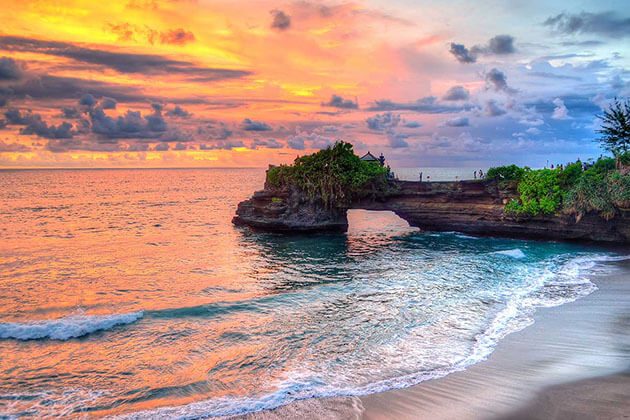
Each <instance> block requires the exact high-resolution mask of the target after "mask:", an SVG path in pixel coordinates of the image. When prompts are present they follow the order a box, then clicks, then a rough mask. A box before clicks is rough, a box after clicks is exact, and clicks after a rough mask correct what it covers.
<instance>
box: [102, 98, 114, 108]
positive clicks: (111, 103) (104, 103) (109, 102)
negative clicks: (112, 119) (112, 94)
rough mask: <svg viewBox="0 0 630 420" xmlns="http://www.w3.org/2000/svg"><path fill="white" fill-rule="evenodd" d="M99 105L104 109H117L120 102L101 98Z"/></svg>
mask: <svg viewBox="0 0 630 420" xmlns="http://www.w3.org/2000/svg"><path fill="white" fill-rule="evenodd" d="M99 104H100V106H101V108H103V109H116V105H117V104H118V102H117V101H116V99H114V98H108V97H104V98H101V101H100V103H99Z"/></svg>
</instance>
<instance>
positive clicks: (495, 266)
mask: <svg viewBox="0 0 630 420" xmlns="http://www.w3.org/2000/svg"><path fill="white" fill-rule="evenodd" d="M473 170H474V169H473ZM414 171H415V169H413V170H409V173H410V174H411V175H409V177H411V176H412V175H413V176H415V175H414ZM427 172H431V169H429V170H428V171H427ZM437 172H440V171H437ZM437 172H435V173H436V174H437ZM468 172H470V174H468ZM405 173H406V172H405ZM440 173H441V174H442V175H440V176H443V177H444V178H449V177H451V178H452V177H455V176H457V177H458V178H459V177H461V178H459V179H464V178H470V177H471V175H472V172H471V171H470V170H468V169H466V170H465V171H464V170H459V169H451V170H441V172H440ZM466 174H468V176H467V175H466ZM425 176H426V175H425ZM434 177H439V176H438V175H434ZM401 178H402V177H401ZM435 180H438V179H435ZM444 180H447V179H444ZM263 181H264V170H261V169H169V170H166V169H164V170H149V169H146V170H122V169H121V170H34V171H1V172H0V235H1V238H2V240H1V242H0V417H2V416H10V417H42V416H77V417H79V416H82V415H89V416H114V417H130V418H155V417H171V418H199V417H208V416H220V415H233V414H242V413H248V412H254V411H259V410H264V409H271V408H275V407H278V406H281V405H284V404H287V403H290V402H292V401H296V400H302V399H308V398H314V397H325V396H355V395H365V394H370V393H374V392H379V391H384V390H388V389H395V388H402V387H407V386H410V385H413V384H416V383H419V382H422V381H426V380H430V379H433V378H438V377H442V376H445V375H448V374H449V373H451V372H455V371H461V370H464V369H466V368H467V367H469V366H471V365H474V364H476V363H478V362H479V361H481V360H484V359H485V358H487V357H488V356H489V355H490V354H491V353H492V351H493V350H494V348H495V347H496V345H497V344H498V343H499V342H500V341H501V340H502V339H503V338H504V337H505V336H506V335H508V334H509V333H511V332H514V331H518V330H520V329H523V328H525V327H527V326H528V325H530V324H531V323H532V322H533V317H532V316H533V314H534V313H535V311H536V309H537V308H540V307H545V306H555V305H561V304H563V303H566V302H570V301H574V300H576V299H579V298H580V297H583V296H586V295H588V294H589V293H591V292H593V291H594V290H596V285H595V284H593V282H591V280H590V279H589V277H590V276H591V275H592V274H593V273H597V272H601V271H602V270H605V269H606V266H605V265H603V264H600V262H605V261H611V260H618V259H623V258H625V256H624V255H623V253H620V252H619V251H615V250H610V249H607V248H602V247H598V246H595V245H579V244H569V243H556V242H542V241H524V240H510V239H497V238H478V237H474V236H468V235H463V234H460V233H457V232H445V233H431V232H421V231H419V230H418V229H416V228H413V227H410V226H409V225H408V224H407V223H406V222H404V221H403V220H401V219H399V218H398V217H397V216H395V215H394V214H393V213H390V212H371V211H364V210H352V211H351V212H350V213H349V221H350V228H349V231H348V232H347V233H344V234H341V233H340V234H317V235H277V234H269V233H260V232H252V231H249V230H248V229H242V228H236V227H234V226H233V225H232V224H231V218H232V216H233V215H234V211H235V209H236V206H237V204H238V203H239V202H240V201H241V200H243V199H245V198H247V197H248V196H249V195H250V194H251V193H252V192H253V191H255V190H257V189H260V188H261V187H262V185H263Z"/></svg>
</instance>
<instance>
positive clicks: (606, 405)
mask: <svg viewBox="0 0 630 420" xmlns="http://www.w3.org/2000/svg"><path fill="white" fill-rule="evenodd" d="M606 264H607V267H605V269H606V271H607V272H605V273H601V274H599V275H591V276H590V278H591V280H592V281H593V282H594V283H595V284H596V285H597V287H598V290H596V291H595V292H593V293H592V294H590V295H588V296H586V297H583V298H581V299H579V300H577V301H574V302H570V303H567V304H564V305H562V306H557V307H550V308H539V309H538V310H537V311H536V314H535V316H534V318H535V322H534V324H532V325H530V326H529V327H527V328H525V329H523V330H521V331H519V332H516V333H513V334H511V335H509V336H508V337H506V338H505V339H504V340H502V341H501V342H500V343H499V345H498V347H497V348H496V350H495V351H494V352H493V353H492V354H491V355H490V357H489V358H488V359H487V360H485V361H483V362H480V363H478V364H476V365H474V366H472V367H470V368H468V369H466V370H465V371H461V372H455V373H452V374H450V375H448V376H446V377H443V378H439V379H435V380H430V381H427V382H423V383H420V384H418V385H416V386H413V387H410V388H406V389H400V390H393V391H388V392H383V393H378V394H372V395H368V396H364V397H353V398H331V399H320V400H317V399H314V400H306V401H302V402H299V403H295V404H291V405H288V406H285V407H281V408H279V409H277V410H274V411H269V412H259V413H254V414H251V415H249V416H246V418H249V419H259V418H260V419H263V418H264V419H269V418H344V419H350V418H363V419H370V420H374V419H392V418H396V419H418V418H427V419H429V418H430V419H454V418H457V419H488V418H494V419H524V418H528V419H550V418H557V419H566V418H571V419H581V418H584V419H587V418H588V419H591V418H601V419H608V418H628V416H630V373H629V372H630V262H629V261H625V262H616V263H606Z"/></svg>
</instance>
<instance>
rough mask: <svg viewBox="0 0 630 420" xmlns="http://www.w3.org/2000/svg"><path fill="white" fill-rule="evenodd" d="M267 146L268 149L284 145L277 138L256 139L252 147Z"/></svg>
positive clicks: (279, 147) (280, 147)
mask: <svg viewBox="0 0 630 420" xmlns="http://www.w3.org/2000/svg"><path fill="white" fill-rule="evenodd" d="M257 147H265V148H267V149H282V148H283V147H284V145H283V144H282V143H280V142H279V141H278V140H276V139H255V140H254V142H253V147H252V148H254V149H255V148H257Z"/></svg>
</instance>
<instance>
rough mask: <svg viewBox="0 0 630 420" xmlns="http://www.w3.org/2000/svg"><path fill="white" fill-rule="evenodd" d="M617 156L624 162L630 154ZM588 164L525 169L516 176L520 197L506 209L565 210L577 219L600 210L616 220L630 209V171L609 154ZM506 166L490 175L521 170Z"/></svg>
mask: <svg viewBox="0 0 630 420" xmlns="http://www.w3.org/2000/svg"><path fill="white" fill-rule="evenodd" d="M617 159H618V160H621V161H622V162H623V159H627V154H620V155H618V156H617ZM512 166H513V165H512ZM587 166H588V169H586V170H583V164H582V162H579V161H578V162H575V163H571V164H568V165H567V166H566V167H563V168H556V169H539V170H532V169H530V168H521V169H522V171H523V172H522V175H521V176H520V177H519V178H515V177H513V178H512V179H517V180H518V186H517V190H518V193H519V197H518V199H512V200H511V201H510V202H509V203H508V204H507V205H506V206H505V212H506V213H507V214H510V215H514V216H519V217H532V216H539V215H552V214H557V213H560V212H562V213H564V214H571V215H575V216H576V217H577V218H581V217H582V216H584V215H585V214H587V213H596V214H599V215H600V216H601V217H603V218H605V219H612V218H614V217H615V216H617V215H618V214H619V212H620V211H621V210H627V209H630V173H627V172H625V171H624V172H623V173H622V171H620V170H618V169H616V164H615V159H613V158H608V157H602V158H600V159H598V160H597V161H596V162H594V163H593V164H591V165H587ZM502 168H511V167H502ZM502 168H493V169H496V170H495V171H493V169H490V170H488V174H491V173H518V171H516V170H514V168H511V169H510V170H509V171H506V170H505V169H502ZM491 171H492V172H491ZM495 179H506V178H503V177H495Z"/></svg>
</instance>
